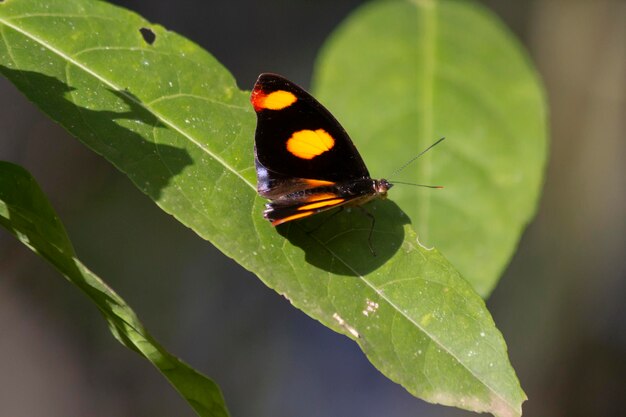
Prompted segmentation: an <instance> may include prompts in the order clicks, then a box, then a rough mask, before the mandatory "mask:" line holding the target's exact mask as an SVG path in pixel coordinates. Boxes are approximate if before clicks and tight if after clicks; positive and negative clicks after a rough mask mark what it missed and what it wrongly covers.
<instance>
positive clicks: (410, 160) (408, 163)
mask: <svg viewBox="0 0 626 417" xmlns="http://www.w3.org/2000/svg"><path fill="white" fill-rule="evenodd" d="M444 139H445V137H443V138H441V139H439V140H438V141H437V142H435V143H433V144H432V145H430V146H429V147H428V148H426V149H424V150H423V151H422V152H420V153H418V154H417V156H414V157H413V158H411V159H409V161H408V162H406V163H405V164H404V165H402V166H401V167H400V168H398V169H396V170H395V171H394V172H393V173H392V174H391V175H390V176H389V177H393V176H394V175H396V174H397V173H398V172H400V171H402V170H403V169H404V168H406V167H408V166H409V165H410V164H411V163H413V161H415V160H416V159H417V158H419V157H420V156H422V155H424V154H425V153H426V152H428V151H429V150H431V149H432V148H434V147H435V146H436V145H439V144H440V143H441V141H443V140H444ZM393 183H395V184H402V183H401V182H397V181H393ZM409 185H419V184H409ZM425 187H430V186H425ZM432 188H439V187H436V186H434V187H432Z"/></svg>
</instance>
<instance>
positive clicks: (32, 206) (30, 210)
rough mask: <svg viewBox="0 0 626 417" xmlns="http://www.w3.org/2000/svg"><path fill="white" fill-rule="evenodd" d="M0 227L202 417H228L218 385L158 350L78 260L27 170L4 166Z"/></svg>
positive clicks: (128, 312) (129, 313) (120, 302)
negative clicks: (84, 299) (81, 297)
mask: <svg viewBox="0 0 626 417" xmlns="http://www.w3.org/2000/svg"><path fill="white" fill-rule="evenodd" d="M0 225H2V226H3V227H4V228H6V229H7V230H8V231H9V232H11V233H12V234H13V235H15V236H16V237H17V238H18V239H19V240H20V241H21V242H22V243H24V244H25V245H26V246H28V247H29V248H30V249H31V250H33V251H34V252H35V253H37V254H39V255H40V256H41V257H43V258H45V259H46V260H47V261H48V262H50V263H51V264H52V265H54V266H55V267H56V268H57V269H58V270H59V272H61V273H62V274H63V275H64V276H65V277H66V278H67V279H68V280H69V281H70V282H71V283H72V284H74V285H76V286H77V287H78V288H79V289H80V290H81V291H83V293H85V295H86V296H88V297H89V298H90V299H91V301H92V302H93V303H94V304H95V305H96V306H97V307H98V309H99V310H100V312H101V313H102V315H103V316H104V318H105V319H106V320H107V322H108V324H109V328H110V329H111V332H112V333H113V335H114V336H115V337H116V338H117V339H118V340H119V341H120V343H122V344H123V345H125V346H126V347H128V348H129V349H132V350H134V351H135V352H137V353H139V354H140V355H141V356H143V357H144V358H146V359H147V360H148V361H150V362H151V363H152V364H153V365H154V366H155V367H156V368H157V369H158V370H159V371H161V373H162V374H163V375H164V376H165V377H166V378H167V379H168V381H169V382H170V383H171V384H172V385H173V386H174V388H175V389H176V390H177V391H178V392H179V393H180V394H181V395H182V396H183V397H184V398H185V399H186V400H187V401H188V402H189V404H190V405H191V407H192V408H193V409H194V410H195V411H196V412H197V414H198V415H199V416H203V417H204V416H206V417H227V416H228V415H229V414H228V411H227V410H226V405H225V403H224V399H223V397H222V393H221V391H220V389H219V387H218V386H217V385H216V384H215V382H213V381H211V380H210V379H209V378H207V377H205V376H204V375H202V374H200V373H198V372H196V371H195V370H194V369H192V368H190V367H189V366H188V365H187V364H185V363H183V362H182V361H180V360H179V359H178V358H176V357H175V356H173V355H171V354H170V353H168V352H167V351H166V350H165V349H164V348H163V347H162V346H160V345H159V344H158V343H157V342H156V341H155V340H154V339H153V338H152V336H150V334H149V333H148V332H147V331H146V330H145V329H144V328H143V325H142V324H141V322H140V321H139V319H138V318H137V316H136V315H135V313H134V312H133V310H132V309H131V308H130V307H129V306H128V305H127V304H126V302H125V301H124V300H123V299H122V298H121V297H120V296H119V295H117V294H116V293H115V292H114V291H113V290H112V289H111V288H109V287H108V286H107V285H106V284H105V283H104V282H103V281H102V280H101V279H100V278H98V277H97V276H96V275H95V274H94V273H93V272H91V271H90V270H89V269H87V268H86V267H85V266H84V265H83V264H82V263H81V262H80V261H79V260H78V259H77V258H76V255H75V253H74V250H73V249H72V246H71V244H70V241H69V238H68V237H67V235H66V233H65V229H64V228H63V225H62V224H61V221H60V220H59V218H58V217H57V216H56V214H55V213H54V210H53V209H52V207H51V206H50V204H49V203H48V200H47V199H46V197H45V195H44V194H43V193H42V191H41V189H40V188H39V186H38V185H37V183H36V182H35V180H34V178H33V177H32V176H31V175H30V174H29V173H28V172H26V171H25V170H24V169H23V168H21V167H19V166H17V165H13V164H10V163H8V162H3V161H0Z"/></svg>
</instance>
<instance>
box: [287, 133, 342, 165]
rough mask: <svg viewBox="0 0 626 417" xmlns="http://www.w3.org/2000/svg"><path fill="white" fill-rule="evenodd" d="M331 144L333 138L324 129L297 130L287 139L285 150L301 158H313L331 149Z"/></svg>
mask: <svg viewBox="0 0 626 417" xmlns="http://www.w3.org/2000/svg"><path fill="white" fill-rule="evenodd" d="M333 146H335V139H333V137H332V136H331V135H329V134H328V132H326V131H325V130H324V129H317V130H308V129H304V130H299V131H297V132H294V133H293V134H292V135H291V137H290V138H289V140H287V150H288V151H289V152H290V153H291V154H292V155H294V156H297V157H298V158H302V159H313V158H315V157H316V156H318V155H321V154H323V153H324V152H327V151H329V150H331V149H332V148H333Z"/></svg>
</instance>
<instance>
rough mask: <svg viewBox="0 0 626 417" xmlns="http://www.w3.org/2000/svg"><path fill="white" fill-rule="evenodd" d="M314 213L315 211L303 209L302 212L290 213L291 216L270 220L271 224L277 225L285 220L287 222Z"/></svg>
mask: <svg viewBox="0 0 626 417" xmlns="http://www.w3.org/2000/svg"><path fill="white" fill-rule="evenodd" d="M314 213H315V212H314V211H305V212H304V213H297V214H292V215H291V216H287V217H284V218H282V219H277V220H274V221H273V222H272V226H278V225H279V224H283V223H285V222H289V221H292V220H296V219H301V218H303V217H307V216H310V215H311V214H314Z"/></svg>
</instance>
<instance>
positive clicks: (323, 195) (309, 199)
mask: <svg viewBox="0 0 626 417" xmlns="http://www.w3.org/2000/svg"><path fill="white" fill-rule="evenodd" d="M331 198H337V194H333V193H319V194H311V195H310V196H308V197H306V199H305V200H304V201H306V202H307V203H312V202H314V201H320V200H330V199H331Z"/></svg>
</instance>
